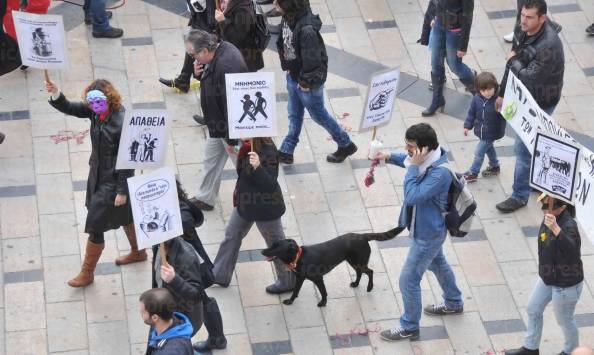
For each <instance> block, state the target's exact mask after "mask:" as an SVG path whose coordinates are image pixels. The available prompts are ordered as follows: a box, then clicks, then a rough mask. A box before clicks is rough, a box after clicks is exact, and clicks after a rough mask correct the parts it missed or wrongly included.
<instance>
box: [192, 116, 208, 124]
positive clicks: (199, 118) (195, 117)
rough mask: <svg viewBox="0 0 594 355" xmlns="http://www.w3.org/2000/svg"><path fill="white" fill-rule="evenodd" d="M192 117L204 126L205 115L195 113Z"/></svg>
mask: <svg viewBox="0 0 594 355" xmlns="http://www.w3.org/2000/svg"><path fill="white" fill-rule="evenodd" d="M192 118H193V119H194V122H196V123H198V124H199V125H201V126H204V125H205V124H206V119H205V118H204V116H200V115H193V116H192Z"/></svg>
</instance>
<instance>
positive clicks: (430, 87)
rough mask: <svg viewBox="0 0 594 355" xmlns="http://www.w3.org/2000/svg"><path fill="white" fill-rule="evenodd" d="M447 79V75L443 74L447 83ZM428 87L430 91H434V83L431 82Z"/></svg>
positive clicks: (444, 81)
mask: <svg viewBox="0 0 594 355" xmlns="http://www.w3.org/2000/svg"><path fill="white" fill-rule="evenodd" d="M446 81H447V79H446V76H445V75H444V76H443V83H444V84H445V83H446ZM427 88H428V89H429V91H433V83H429V85H428V86H427Z"/></svg>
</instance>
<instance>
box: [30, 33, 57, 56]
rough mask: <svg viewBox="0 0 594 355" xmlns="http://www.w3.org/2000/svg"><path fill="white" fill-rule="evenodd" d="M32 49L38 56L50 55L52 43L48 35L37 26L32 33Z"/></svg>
mask: <svg viewBox="0 0 594 355" xmlns="http://www.w3.org/2000/svg"><path fill="white" fill-rule="evenodd" d="M32 42H33V50H34V51H35V53H37V55H38V56H40V57H49V56H51V55H52V44H51V42H50V41H49V35H48V34H47V33H45V32H44V31H43V28H41V27H38V28H36V29H35V30H34V31H33V33H32Z"/></svg>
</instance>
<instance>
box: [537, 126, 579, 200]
mask: <svg viewBox="0 0 594 355" xmlns="http://www.w3.org/2000/svg"><path fill="white" fill-rule="evenodd" d="M579 155H580V148H579V147H578V146H576V145H575V144H573V143H570V142H569V141H565V140H562V139H560V138H556V137H551V136H548V135H546V134H543V133H542V132H537V133H536V139H535V141H534V150H533V151H532V164H531V168H530V185H531V186H533V187H535V188H537V189H539V190H541V191H545V192H547V193H548V194H549V195H551V196H554V197H555V198H558V199H560V200H563V201H567V202H569V203H572V204H573V198H574V192H575V185H576V184H575V183H576V181H575V177H576V174H577V166H578V164H579Z"/></svg>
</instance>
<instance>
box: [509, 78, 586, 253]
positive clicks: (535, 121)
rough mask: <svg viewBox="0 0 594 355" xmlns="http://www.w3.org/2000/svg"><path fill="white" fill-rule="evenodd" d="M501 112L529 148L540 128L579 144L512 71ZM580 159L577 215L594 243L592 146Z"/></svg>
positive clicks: (576, 195) (577, 185) (532, 146)
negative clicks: (539, 104) (541, 105)
mask: <svg viewBox="0 0 594 355" xmlns="http://www.w3.org/2000/svg"><path fill="white" fill-rule="evenodd" d="M501 113H502V115H503V117H504V118H505V119H506V120H507V122H508V123H509V125H510V126H511V127H512V128H513V129H514V131H515V132H516V134H517V135H518V136H519V137H520V138H521V139H522V141H523V142H524V144H525V145H526V147H528V150H530V151H533V150H534V141H535V139H536V132H537V130H538V129H541V130H542V131H544V132H546V133H547V134H549V135H551V136H557V137H560V138H562V139H565V140H568V141H570V142H573V143H574V144H579V143H578V142H576V141H575V139H573V137H571V135H570V134H569V133H567V131H566V130H565V129H563V128H562V127H561V126H559V124H557V122H555V121H554V120H553V119H552V118H551V117H550V116H549V115H548V114H547V113H546V112H544V111H543V110H542V109H541V108H540V107H539V106H538V104H537V103H536V101H535V100H534V98H533V97H532V95H531V94H530V92H529V91H528V89H527V88H526V86H524V84H523V83H522V82H521V81H520V80H519V79H518V78H517V77H516V76H515V75H514V74H513V73H511V72H510V73H509V77H508V80H507V86H506V89H505V97H504V98H503V105H502V110H501ZM579 159H580V160H581V164H579V167H578V173H577V179H578V181H577V182H576V188H575V196H574V198H575V209H576V215H577V220H578V222H579V224H580V226H581V227H582V229H583V230H584V232H586V234H587V236H588V237H589V238H590V240H591V241H592V243H594V218H592V211H594V190H592V191H591V189H590V188H591V187H592V185H594V154H593V153H592V152H591V151H590V150H589V149H586V148H584V147H581V153H580V157H579Z"/></svg>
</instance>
